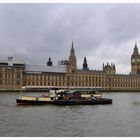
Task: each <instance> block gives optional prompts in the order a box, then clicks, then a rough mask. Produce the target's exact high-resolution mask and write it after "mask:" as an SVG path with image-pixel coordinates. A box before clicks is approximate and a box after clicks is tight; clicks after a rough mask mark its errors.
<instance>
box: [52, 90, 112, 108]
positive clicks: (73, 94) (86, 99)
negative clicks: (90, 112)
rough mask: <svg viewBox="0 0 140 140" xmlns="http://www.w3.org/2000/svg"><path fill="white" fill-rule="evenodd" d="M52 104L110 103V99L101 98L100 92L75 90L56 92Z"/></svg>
mask: <svg viewBox="0 0 140 140" xmlns="http://www.w3.org/2000/svg"><path fill="white" fill-rule="evenodd" d="M83 92H84V93H83ZM85 93H86V94H85ZM54 104H55V105H97V104H112V99H107V98H102V95H101V94H97V93H95V92H88V90H83V91H78V90H77V91H68V92H61V93H57V98H55V99H54Z"/></svg>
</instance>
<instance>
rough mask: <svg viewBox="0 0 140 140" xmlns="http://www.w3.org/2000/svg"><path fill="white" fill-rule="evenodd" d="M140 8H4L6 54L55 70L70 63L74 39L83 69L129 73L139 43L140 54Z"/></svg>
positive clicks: (0, 27) (0, 19)
mask: <svg viewBox="0 0 140 140" xmlns="http://www.w3.org/2000/svg"><path fill="white" fill-rule="evenodd" d="M139 13H140V4H107V3H106V4H93V3H92V4H85V3H84V4H80V3H79V4H72V3H71V4H60V3H59V4H49V3H46V4H14V3H13V4H0V55H1V56H3V55H7V56H12V55H20V56H25V57H27V63H30V64H31V63H32V64H41V65H46V61H47V60H48V58H49V57H51V58H52V60H53V63H54V65H57V61H59V60H61V59H67V58H68V56H69V52H70V49H71V42H72V40H73V42H74V47H75V52H76V56H77V62H78V68H81V67H82V63H83V58H84V57H85V56H86V57H87V61H88V65H89V68H90V69H96V70H98V69H100V70H101V69H102V63H103V62H104V63H107V62H109V63H111V62H112V63H115V64H116V69H117V73H124V74H125V73H129V72H130V70H131V66H130V58H131V54H132V52H133V48H134V44H135V42H137V45H138V48H139V49H140V14H139Z"/></svg>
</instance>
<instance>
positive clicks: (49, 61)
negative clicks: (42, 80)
mask: <svg viewBox="0 0 140 140" xmlns="http://www.w3.org/2000/svg"><path fill="white" fill-rule="evenodd" d="M52 65H53V63H52V61H51V58H50V57H49V60H48V62H47V66H52Z"/></svg>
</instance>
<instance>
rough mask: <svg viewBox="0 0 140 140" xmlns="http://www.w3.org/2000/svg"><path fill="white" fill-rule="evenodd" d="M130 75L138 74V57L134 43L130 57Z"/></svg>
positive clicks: (139, 70)
mask: <svg viewBox="0 0 140 140" xmlns="http://www.w3.org/2000/svg"><path fill="white" fill-rule="evenodd" d="M131 74H140V55H139V51H138V47H137V44H136V43H135V46H134V50H133V54H132V55H131Z"/></svg>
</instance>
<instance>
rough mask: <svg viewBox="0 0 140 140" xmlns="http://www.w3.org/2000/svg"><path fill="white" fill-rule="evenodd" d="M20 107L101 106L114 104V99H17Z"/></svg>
mask: <svg viewBox="0 0 140 140" xmlns="http://www.w3.org/2000/svg"><path fill="white" fill-rule="evenodd" d="M16 102H17V104H18V105H47V104H53V105H99V104H112V99H106V98H101V99H98V100H52V101H39V100H23V99H16Z"/></svg>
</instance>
